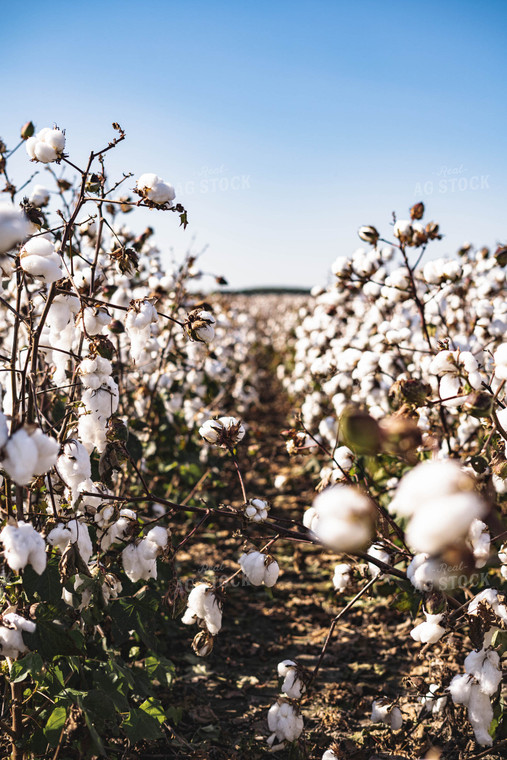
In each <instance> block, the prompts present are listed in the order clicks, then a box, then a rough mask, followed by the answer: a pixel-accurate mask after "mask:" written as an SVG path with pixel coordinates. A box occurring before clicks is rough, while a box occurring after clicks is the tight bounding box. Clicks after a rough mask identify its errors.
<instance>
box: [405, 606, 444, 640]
mask: <svg viewBox="0 0 507 760" xmlns="http://www.w3.org/2000/svg"><path fill="white" fill-rule="evenodd" d="M425 614H426V622H425V623H420V624H419V625H417V626H416V627H415V628H413V629H412V630H411V631H410V635H411V636H412V638H413V639H414V641H420V642H421V644H435V643H436V642H437V641H439V639H441V638H442V636H443V635H444V633H445V628H443V627H442V626H441V625H440V623H441V621H442V619H443V617H444V616H443V615H430V614H429V613H427V612H426V613H425Z"/></svg>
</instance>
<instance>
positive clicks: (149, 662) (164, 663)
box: [144, 655, 174, 686]
mask: <svg viewBox="0 0 507 760" xmlns="http://www.w3.org/2000/svg"><path fill="white" fill-rule="evenodd" d="M144 667H145V670H146V673H147V674H148V676H149V677H150V680H152V681H158V682H159V683H160V684H162V685H164V686H170V685H171V684H172V682H173V678H174V665H173V663H172V662H171V660H168V659H167V658H166V657H162V656H160V655H152V656H150V657H147V658H146V659H145V661H144Z"/></svg>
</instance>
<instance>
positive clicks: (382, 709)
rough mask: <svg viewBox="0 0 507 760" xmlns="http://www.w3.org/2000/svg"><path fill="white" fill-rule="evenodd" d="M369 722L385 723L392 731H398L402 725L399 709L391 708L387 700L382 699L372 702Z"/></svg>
mask: <svg viewBox="0 0 507 760" xmlns="http://www.w3.org/2000/svg"><path fill="white" fill-rule="evenodd" d="M371 722H372V723H386V724H387V725H388V726H391V728H392V729H393V731H398V730H399V729H400V728H401V726H402V723H403V717H402V714H401V710H400V708H399V707H393V705H392V703H391V702H389V700H387V699H385V697H382V698H381V699H376V700H374V702H373V704H372V706H371Z"/></svg>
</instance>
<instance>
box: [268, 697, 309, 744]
mask: <svg viewBox="0 0 507 760" xmlns="http://www.w3.org/2000/svg"><path fill="white" fill-rule="evenodd" d="M268 727H269V730H270V731H271V732H272V733H271V735H270V736H269V738H268V745H269V746H270V747H271V749H272V751H276V750H277V749H282V748H283V747H284V746H285V743H286V742H294V741H296V739H298V738H299V737H300V735H301V733H302V731H303V728H304V721H303V716H302V715H301V714H300V713H299V711H298V709H297V707H295V706H294V705H293V704H292V703H291V702H289V701H287V700H285V699H284V698H283V697H281V698H279V699H278V701H277V702H275V704H274V705H271V707H270V708H269V710H268ZM275 741H276V742H277V744H275Z"/></svg>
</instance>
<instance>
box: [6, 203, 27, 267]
mask: <svg viewBox="0 0 507 760" xmlns="http://www.w3.org/2000/svg"><path fill="white" fill-rule="evenodd" d="M30 229H31V225H30V221H29V219H28V218H27V216H26V214H25V212H24V211H21V209H19V208H16V206H13V205H12V204H10V203H0V255H2V254H4V253H7V251H10V250H11V249H12V248H14V246H15V245H16V244H17V243H22V242H23V240H26V238H27V237H28V235H29V234H30Z"/></svg>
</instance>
